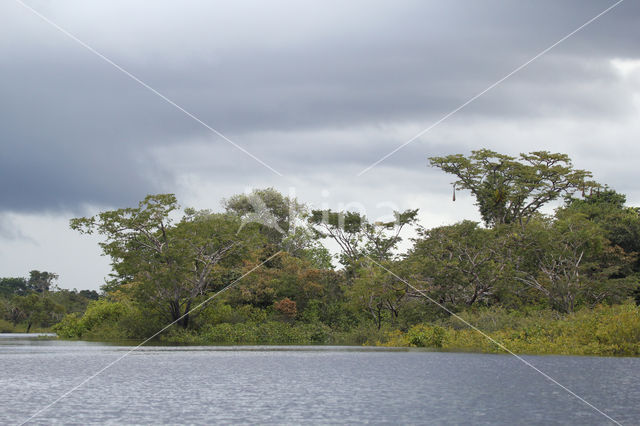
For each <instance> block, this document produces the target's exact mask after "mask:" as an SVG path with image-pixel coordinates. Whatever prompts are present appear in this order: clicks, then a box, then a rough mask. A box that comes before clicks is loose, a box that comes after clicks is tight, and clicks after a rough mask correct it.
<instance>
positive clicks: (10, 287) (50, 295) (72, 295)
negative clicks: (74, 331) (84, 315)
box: [0, 270, 99, 333]
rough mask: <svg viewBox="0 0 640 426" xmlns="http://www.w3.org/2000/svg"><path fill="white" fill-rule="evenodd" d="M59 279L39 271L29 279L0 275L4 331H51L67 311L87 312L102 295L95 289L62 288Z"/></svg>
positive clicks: (1, 327)
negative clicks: (0, 276) (50, 328)
mask: <svg viewBox="0 0 640 426" xmlns="http://www.w3.org/2000/svg"><path fill="white" fill-rule="evenodd" d="M57 279H58V275H57V274H54V273H52V272H46V271H38V270H33V271H30V272H29V277H28V278H24V277H5V278H0V309H1V313H2V317H0V333H7V332H26V333H29V332H30V331H32V327H34V328H38V329H39V330H47V329H48V327H50V326H52V325H53V324H56V323H58V322H59V321H60V320H61V319H62V318H63V317H64V316H65V315H66V314H69V313H72V312H84V310H85V309H86V308H87V305H88V304H89V302H90V301H91V300H97V299H98V297H99V295H98V293H97V292H96V291H93V290H81V291H77V290H66V289H60V288H58V287H57V286H56V285H55V281H56V280H57Z"/></svg>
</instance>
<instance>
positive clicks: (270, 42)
mask: <svg viewBox="0 0 640 426" xmlns="http://www.w3.org/2000/svg"><path fill="white" fill-rule="evenodd" d="M614 3H615V2H614V1H611V0H579V1H578V0H575V1H574V0H560V1H558V0H553V1H541V0H535V1H533V0H531V1H517V2H516V1H506V0H504V1H494V0H487V1H471V0H469V1H441V0H440V1H349V2H344V1H290V2H283V1H271V2H268V3H267V2H260V1H233V2H209V1H185V2H175V1H174V2H165V1H153V2H150V1H146V2H142V1H108V2H106V1H105V2H97V1H56V2H51V1H36V0H25V4H26V5H28V6H29V7H32V8H33V9H35V10H36V11H37V12H38V13H41V14H42V15H43V16H45V17H47V18H48V19H50V20H51V21H52V22H54V23H55V24H57V25H58V26H60V27H61V28H64V29H65V30H66V31H68V32H69V33H71V34H73V35H74V36H75V37H77V38H78V39H79V40H81V41H82V42H84V43H86V44H87V45H89V46H91V47H92V48H93V49H95V50H96V51H98V52H100V53H101V54H103V55H105V56H106V57H108V58H109V59H111V60H112V61H114V62H115V63H117V64H118V65H119V66H121V67H122V68H124V69H126V70H127V71H128V72H130V73H132V74H133V75H135V76H136V77H137V78H139V79H140V80H142V81H144V82H145V83H146V84H148V85H149V86H151V87H153V88H154V89H156V90H157V91H159V92H160V93H162V94H164V95H165V96H167V97H168V98H170V99H172V100H173V101H174V102H175V103H177V104H178V105H180V106H181V107H183V108H185V109H186V110H188V111H189V112H191V113H193V114H194V115H195V116H197V117H198V118H200V119H201V120H202V121H203V122H205V123H207V124H208V125H210V126H212V127H213V128H214V129H216V130H217V131H219V132H221V133H223V134H224V135H225V136H226V137H228V138H229V139H231V140H232V141H234V142H235V143H237V144H238V145H240V146H242V147H243V148H244V149H246V150H247V151H249V152H250V153H251V154H253V155H255V156H256V157H258V158H259V159H261V160H262V161H264V162H265V163H266V164H268V165H269V166H271V167H273V168H274V169H275V170H277V171H279V172H280V173H281V174H282V175H283V176H278V175H277V174H275V173H273V172H272V171H271V170H269V169H268V168H267V167H265V166H263V165H262V164H260V163H259V162H257V161H256V160H255V159H253V158H251V157H250V156H249V155H247V154H245V153H243V152H242V151H241V150H239V149H237V148H236V147H234V146H233V145H232V144H230V143H229V142H228V141H225V140H224V139H223V138H221V137H220V136H218V135H216V134H214V133H212V132H211V131H210V130H208V129H206V128H205V127H204V126H202V125H201V124H199V123H198V122H196V121H194V120H193V119H192V118H190V117H188V116H187V115H185V114H184V113H183V112H181V111H179V110H178V109H176V108H175V107H174V106H172V105H170V104H169V103H167V102H166V101H165V100H163V99H161V98H160V97H159V96H157V95H156V94H154V93H152V92H151V91H150V90H148V89H147V88H145V87H143V86H142V85H140V84H139V83H137V82H136V81H134V80H132V79H131V78H130V77H128V76H127V75H125V74H124V73H123V72H121V71H119V70H118V69H116V68H115V67H114V66H112V65H110V64H109V63H107V62H105V61H104V60H103V59H101V58H100V57H99V56H97V55H96V54H94V53H92V52H91V51H89V50H88V49H86V48H85V47H83V46H82V45H81V44H79V43H78V42H76V41H74V40H73V39H71V38H70V37H68V36H67V35H65V34H64V33H63V32H61V31H59V30H58V29H56V28H55V27H54V26H52V25H50V24H49V23H47V22H45V21H44V20H43V19H41V18H40V17H38V16H37V15H36V14H35V13H33V12H32V11H30V10H29V9H28V8H27V7H25V6H24V5H22V4H20V2H18V1H13V0H7V1H3V2H2V3H1V4H0V24H1V25H0V73H1V78H0V95H1V98H0V99H1V102H0V276H26V275H27V274H28V271H29V270H31V269H40V270H49V271H53V272H57V273H59V274H60V281H59V285H60V286H61V287H64V288H78V289H98V288H99V287H100V285H101V284H102V283H103V278H104V277H105V275H107V274H108V272H109V262H108V260H107V259H106V258H104V257H101V256H100V251H99V248H98V246H97V244H96V241H97V240H96V238H93V237H87V236H81V235H77V234H76V233H74V232H73V231H71V230H70V229H69V227H68V221H69V219H70V218H72V217H76V216H78V215H87V214H92V213H95V212H97V211H99V210H103V209H108V208H116V207H124V206H129V205H133V204H135V203H137V201H138V200H140V199H141V198H143V197H144V196H145V195H146V194H149V193H159V192H163V193H164V192H173V193H176V195H177V196H178V199H179V200H180V202H181V205H182V206H185V207H187V206H193V207H198V208H212V209H220V208H221V207H220V200H221V199H222V198H225V197H229V196H231V195H233V194H235V193H242V192H244V191H245V190H246V189H247V188H252V187H266V186H273V187H276V188H278V189H279V190H281V191H282V192H284V193H292V194H294V193H295V195H296V196H297V197H298V198H299V199H300V200H302V201H305V202H309V203H312V204H313V205H314V206H319V207H325V206H326V207H330V208H333V209H340V208H345V207H346V208H361V209H364V210H365V211H366V213H367V214H368V215H369V216H373V217H376V216H382V215H388V214H389V213H390V211H391V209H392V208H393V207H396V208H398V209H400V208H402V209H406V208H420V217H421V221H422V223H423V224H424V225H426V226H432V225H439V224H444V223H453V222H455V221H457V220H460V219H462V218H463V217H477V215H476V213H475V207H474V206H473V201H472V200H471V198H470V197H468V196H467V197H465V196H462V197H458V200H457V201H456V203H453V202H452V201H451V185H450V182H451V178H450V177H448V176H446V175H444V174H443V173H442V172H440V171H438V170H435V169H431V168H429V167H428V166H427V157H429V156H434V155H444V154H449V153H469V151H470V150H472V149H477V148H481V147H487V148H490V149H493V150H496V151H500V152H504V153H508V154H518V153H520V152H528V151H532V150H540V149H546V150H550V151H554V152H563V153H567V154H569V156H570V157H571V158H572V159H573V162H574V165H575V166H576V167H578V168H583V169H588V170H591V171H592V172H593V173H594V176H595V178H596V179H597V180H598V181H599V182H602V183H606V184H609V185H610V186H612V187H613V188H615V189H616V190H618V191H620V192H623V193H625V194H627V195H628V201H629V203H630V204H632V205H633V204H635V205H638V204H640V190H639V189H638V187H637V185H636V182H637V180H638V177H639V176H640V172H638V167H637V161H638V157H639V154H640V144H638V143H637V140H638V137H639V136H640V120H638V118H639V108H640V43H639V41H640V25H638V22H640V3H639V2H637V1H634V0H627V1H624V2H622V3H620V4H619V5H618V6H616V7H615V8H613V9H612V10H611V11H609V12H608V13H606V14H604V15H603V16H601V17H600V18H598V19H597V20H595V21H594V22H592V23H591V24H590V25H588V26H586V27H585V28H584V29H582V30H581V31H579V32H577V33H576V34H575V35H573V36H571V37H569V38H568V39H567V40H565V41H564V42H562V43H560V44H559V45H558V46H556V47H554V48H553V49H552V50H550V51H549V52H548V53H546V54H544V55H543V56H541V57H540V58H538V59H537V60H535V61H534V62H532V63H531V64H530V65H528V66H527V67H525V68H523V69H522V70H520V71H519V72H517V73H516V74H514V75H513V76H511V77H510V78H509V79H507V80H506V81H504V82H503V83H501V84H500V85H498V86H497V87H495V88H494V89H492V90H490V91H489V92H487V93H486V94H484V95H483V96H481V97H480V98H478V99H477V100H475V101H474V102H473V103H471V104H469V105H468V106H467V107H465V108H464V109H462V110H461V111H459V112H457V113H456V114H454V115H453V116H451V117H450V118H448V119H447V120H446V121H444V122H442V123H441V124H439V125H438V126H437V127H435V128H433V129H432V130H430V131H429V132H427V133H426V134H424V135H423V136H422V137H420V138H418V139H416V140H415V141H414V142H412V143H411V144H409V145H407V146H406V147H404V148H403V149H401V150H400V151H398V152H397V153H396V154H395V155H393V156H391V157H389V158H388V159H386V160H385V161H383V162H381V163H380V164H379V165H377V166H376V167H374V168H372V169H371V170H369V171H368V172H367V173H365V174H363V175H362V176H358V173H360V172H361V171H362V170H363V169H365V168H366V167H368V166H369V165H371V164H372V163H374V162H375V161H377V160H378V159H380V158H381V157H382V156H384V155H386V154H387V153H389V152H390V151H391V150H393V149H395V148H396V147H397V146H399V145H401V144H402V143H404V142H405V141H407V140H408V139H410V138H411V137H413V136H414V135H415V134H417V133H418V132H420V131H421V130H423V129H425V128H427V127H429V126H430V125H431V124H432V123H434V122H436V121H437V120H439V119H440V118H442V117H443V116H444V115H446V114H447V113H449V112H450V111H452V110H454V109H455V108H457V107H458V106H460V105H461V104H463V103H464V102H466V101H467V100H468V99H470V98H471V97H473V96H474V95H476V94H478V93H479V92H481V91H483V90H484V89H486V88H487V87H488V86H490V85H491V84H493V83H495V82H496V81H498V80H499V79H501V78H502V77H504V76H505V75H506V74H508V73H509V72H511V71H513V70H514V69H516V68H517V67H519V66H520V65H522V64H523V63H525V62H526V61H528V60H529V59H531V58H532V57H534V56H535V55H537V54H538V53H540V52H541V51H543V50H544V49H546V48H547V47H549V46H551V45H552V44H554V43H555V42H557V41H558V40H560V39H562V38H563V37H565V36H566V35H567V34H569V33H570V32H572V31H573V30H575V29H576V28H578V27H580V26H581V25H582V24H584V23H585V22H587V21H589V20H590V19H592V18H593V17H594V16H596V15H598V14H599V13H601V12H602V11H603V10H605V9H607V8H608V7H610V6H612V5H613V4H614Z"/></svg>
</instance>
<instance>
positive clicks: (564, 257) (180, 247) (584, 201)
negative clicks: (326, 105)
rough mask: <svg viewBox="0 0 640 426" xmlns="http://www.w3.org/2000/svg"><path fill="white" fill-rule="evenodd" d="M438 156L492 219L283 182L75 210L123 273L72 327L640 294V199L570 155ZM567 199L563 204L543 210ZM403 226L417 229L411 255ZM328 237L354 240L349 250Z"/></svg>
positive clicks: (205, 332) (373, 327) (317, 322)
mask: <svg viewBox="0 0 640 426" xmlns="http://www.w3.org/2000/svg"><path fill="white" fill-rule="evenodd" d="M430 161H431V164H432V165H433V166H434V167H438V168H440V169H442V170H443V171H445V172H447V173H449V174H451V175H453V176H454V177H455V182H454V183H453V199H454V201H455V194H456V191H459V190H466V191H470V192H471V194H472V195H473V197H474V198H475V200H476V205H477V206H478V209H479V212H480V215H481V217H482V220H483V223H482V224H480V223H476V222H473V221H462V222H460V223H457V224H454V225H450V226H442V227H437V228H432V229H426V228H424V227H422V226H421V225H420V224H419V223H418V220H417V217H418V211H417V210H407V211H403V212H395V218H394V220H390V221H388V222H380V221H376V222H372V221H370V220H368V219H367V217H365V216H364V215H362V214H360V213H357V212H334V211H330V210H328V211H320V210H311V209H309V208H308V207H307V206H306V205H305V204H303V203H301V202H300V201H298V200H296V199H291V198H289V197H286V196H284V195H282V194H280V193H279V192H277V191H276V190H274V189H271V188H269V189H259V190H254V191H253V192H252V193H251V194H239V195H235V196H233V197H231V198H229V199H227V200H224V201H223V205H224V212H222V213H214V212H212V211H208V210H194V209H185V210H184V211H182V213H180V208H179V206H178V203H177V200H176V198H175V197H174V196H173V195H171V194H160V195H150V196H148V197H146V198H145V199H144V200H143V201H141V202H140V203H139V205H138V206H137V207H131V208H123V209H118V210H112V211H107V212H103V213H100V214H98V215H96V216H94V217H87V218H77V219H73V220H72V221H71V227H72V228H73V229H75V230H77V231H79V232H81V233H98V234H100V235H101V236H103V238H104V240H103V242H102V243H101V247H102V249H103V251H104V253H105V254H106V255H107V256H109V257H110V258H111V259H112V267H113V274H112V275H111V276H110V277H109V280H108V283H107V284H106V285H105V286H104V288H103V289H104V292H105V297H104V298H103V299H102V300H99V301H97V302H92V303H91V304H90V305H89V307H88V308H87V311H86V312H85V313H84V315H81V314H72V315H68V316H67V317H65V319H64V320H63V321H62V322H61V323H60V324H59V325H58V326H56V330H57V331H58V333H59V334H60V335H61V336H64V337H82V338H114V339H119V338H143V337H147V336H149V335H152V334H153V333H155V332H156V331H157V330H159V329H161V328H162V327H163V326H164V325H166V324H167V323H170V322H175V324H176V327H175V328H173V329H172V331H171V332H169V333H165V334H164V335H163V336H162V338H164V339H168V340H171V341H182V342H198V343H367V342H368V343H376V342H380V343H385V342H388V341H398V342H399V341H402V339H400V338H399V337H398V336H405V337H406V333H408V332H410V331H411V330H414V332H415V330H416V328H415V327H418V328H419V327H426V328H425V330H426V329H428V330H431V328H429V327H432V326H433V325H434V324H441V325H443V326H444V327H450V326H451V325H450V324H449V323H448V322H447V321H450V319H451V318H450V317H451V315H452V314H468V313H473V312H476V313H477V312H480V311H483V310H489V311H496V312H497V311H500V312H509V315H512V313H516V314H517V315H522V316H527V315H531V313H532V312H541V311H545V312H549V313H550V314H549V315H551V316H554V315H555V316H557V318H561V317H562V316H563V315H564V316H566V315H571V314H572V313H573V312H575V311H576V310H585V309H592V308H594V307H596V306H599V305H616V304H621V303H629V302H630V301H631V300H632V298H633V297H634V295H636V297H637V296H638V276H639V275H638V274H639V273H640V260H639V258H638V252H640V214H639V212H638V209H636V208H633V207H628V206H626V205H625V203H626V199H625V196H624V195H622V194H619V193H617V192H616V191H614V190H613V189H611V188H609V187H606V186H602V185H600V184H598V183H597V182H595V181H593V180H592V178H591V174H590V173H589V172H587V171H584V170H578V169H575V168H574V167H573V165H572V164H571V162H570V160H569V158H568V157H567V156H566V155H563V154H552V153H549V152H544V151H541V152H533V153H529V154H522V155H520V156H519V157H511V156H507V155H502V154H499V153H496V152H493V151H489V150H479V151H474V152H473V153H472V154H471V155H470V156H463V155H451V156H446V157H434V158H431V159H430ZM551 202H556V203H558V202H559V203H560V207H558V208H557V209H556V210H555V213H554V214H553V215H545V214H543V212H542V211H541V209H542V208H543V207H544V206H547V205H548V204H549V203H551ZM402 230H410V233H411V234H412V235H415V237H414V238H412V245H411V248H410V249H409V250H408V251H407V252H405V253H399V252H398V246H399V243H400V242H401V240H402V237H401V231H402ZM327 240H332V241H334V242H335V243H336V244H337V246H338V247H339V248H340V252H339V253H338V255H337V257H336V258H333V257H332V256H331V255H330V254H329V252H328V250H327V249H326V248H325V246H324V245H323V243H324V242H325V241H327ZM336 260H337V261H338V264H335V265H334V262H335V261H336ZM258 265H260V266H259V267H258V269H256V270H255V271H253V272H251V271H252V270H253V269H254V268H256V267H257V266H258ZM236 281H237V283H236ZM230 284H233V286H232V287H231V288H230V289H229V290H228V291H225V292H224V293H221V294H219V295H216V293H217V292H219V291H220V290H222V289H225V288H226V287H227V286H229V285H230ZM214 295H216V296H215V298H214V299H213V300H212V301H210V302H209V303H207V304H206V305H205V306H204V307H202V308H199V304H200V303H202V302H203V301H205V300H208V299H209V298H211V297H212V296H214ZM196 307H198V308H197V309H196ZM632 309H635V311H634V312H635V314H634V315H638V312H637V308H635V307H633V308H632ZM425 324H426V325H425ZM429 333H431V331H429ZM445 334H446V333H445ZM394 339H395V340H394ZM419 340H420V339H418V340H417V341H419ZM423 340H424V339H423ZM403 341H405V342H408V341H409V340H406V339H405V340H403ZM426 341H430V340H429V339H426ZM409 344H413V343H409ZM436 346H437V345H436Z"/></svg>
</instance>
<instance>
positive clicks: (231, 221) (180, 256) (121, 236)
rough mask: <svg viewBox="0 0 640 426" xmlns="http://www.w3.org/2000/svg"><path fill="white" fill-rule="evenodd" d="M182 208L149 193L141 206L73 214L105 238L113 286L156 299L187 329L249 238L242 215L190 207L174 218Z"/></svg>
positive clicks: (77, 225)
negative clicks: (91, 214)
mask: <svg viewBox="0 0 640 426" xmlns="http://www.w3.org/2000/svg"><path fill="white" fill-rule="evenodd" d="M177 209H178V204H177V200H176V198H175V196H174V195H173V194H160V195H149V196H147V197H146V198H145V199H144V200H143V201H141V202H140V203H139V205H138V207H136V208H124V209H118V210H113V211H107V212H103V213H100V214H98V215H97V216H94V217H90V218H77V219H72V220H71V227H72V228H73V229H75V230H78V231H80V232H82V233H89V234H90V233H93V232H98V233H99V234H101V235H103V236H104V237H105V239H106V240H105V241H104V242H102V243H101V244H100V245H101V247H102V249H103V252H104V253H105V255H108V256H110V257H111V259H112V267H113V270H114V272H115V274H114V280H113V281H112V288H113V287H114V286H118V287H119V288H121V289H122V290H123V291H128V292H129V293H131V294H132V295H133V296H134V297H135V298H136V299H138V300H141V301H143V302H145V303H149V302H151V304H152V306H153V307H154V308H155V309H156V310H158V311H159V312H161V313H163V314H165V315H167V316H168V317H169V318H170V319H171V320H172V321H176V320H178V319H179V324H180V325H181V326H182V327H184V328H187V327H188V325H189V319H190V313H191V308H192V304H193V302H194V301H195V299H196V298H197V297H198V296H200V295H202V294H204V293H205V292H206V291H208V290H211V288H212V286H214V285H215V283H216V280H219V279H220V275H219V274H218V272H219V271H218V269H219V268H220V266H221V265H222V264H223V263H225V262H229V261H231V260H232V259H233V255H234V254H236V253H237V252H238V251H239V250H240V249H241V248H243V247H244V248H246V244H245V243H246V242H247V241H245V240H243V234H241V233H240V234H239V233H238V229H239V227H240V222H239V220H238V218H237V217H233V216H230V215H225V214H212V213H210V212H208V211H200V212H198V211H195V210H192V209H187V210H185V215H184V216H183V217H182V219H181V220H180V221H179V222H178V223H174V221H173V219H172V217H173V216H175V211H176V210H177Z"/></svg>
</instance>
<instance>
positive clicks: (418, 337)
mask: <svg viewBox="0 0 640 426" xmlns="http://www.w3.org/2000/svg"><path fill="white" fill-rule="evenodd" d="M407 340H408V341H409V344H410V345H411V346H416V347H418V348H441V347H442V346H443V344H444V342H445V340H446V330H445V329H444V328H442V327H438V326H429V325H425V324H418V325H414V326H413V327H411V328H410V329H409V331H408V332H407Z"/></svg>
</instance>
